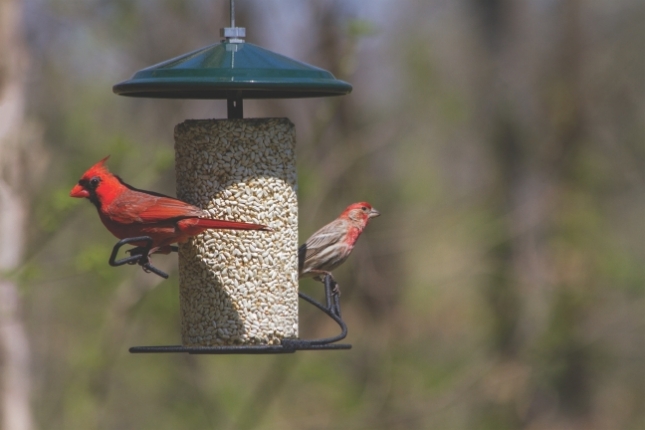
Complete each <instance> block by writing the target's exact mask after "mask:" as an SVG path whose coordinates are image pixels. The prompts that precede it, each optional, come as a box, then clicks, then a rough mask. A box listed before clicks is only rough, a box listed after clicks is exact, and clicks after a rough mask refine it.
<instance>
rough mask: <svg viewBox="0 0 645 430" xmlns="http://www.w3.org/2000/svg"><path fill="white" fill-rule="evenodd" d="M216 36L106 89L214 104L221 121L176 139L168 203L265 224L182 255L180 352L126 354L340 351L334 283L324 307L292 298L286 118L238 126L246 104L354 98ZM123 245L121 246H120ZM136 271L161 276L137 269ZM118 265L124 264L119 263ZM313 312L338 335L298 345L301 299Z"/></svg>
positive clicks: (293, 241)
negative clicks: (221, 111) (220, 108)
mask: <svg viewBox="0 0 645 430" xmlns="http://www.w3.org/2000/svg"><path fill="white" fill-rule="evenodd" d="M230 6H231V26H230V27H227V28H224V29H222V30H221V36H222V38H223V39H222V40H221V42H220V43H216V44H214V45H210V46H207V47H205V48H201V49H198V50H196V51H193V52H190V53H188V54H184V55H181V56H179V57H176V58H173V59H171V60H168V61H164V62H162V63H159V64H156V65H154V66H151V67H148V68H145V69H143V70H140V71H139V72H137V73H135V74H134V75H133V76H132V78H131V79H129V80H127V81H124V82H121V83H119V84H117V85H115V86H114V87H113V91H114V92H115V93H116V94H119V95H124V96H131V97H151V98H174V99H222V100H226V101H227V111H228V118H227V119H219V120H218V119H213V120H187V121H184V122H183V123H181V124H179V125H177V126H176V127H175V136H174V137H175V170H176V175H177V197H178V198H179V199H181V200H184V201H186V202H188V203H191V204H193V205H195V206H199V207H201V208H202V209H205V210H207V211H208V212H209V213H210V214H211V215H212V216H213V217H214V218H219V219H227V220H235V221H244V222H252V223H258V224H264V225H267V226H269V227H271V228H272V231H270V232H263V231H227V230H207V231H205V232H204V233H202V234H200V235H199V236H196V237H194V238H192V239H191V240H190V241H189V242H187V243H184V244H180V246H179V247H178V253H179V290H180V314H181V335H182V345H172V346H144V347H133V348H131V349H130V352H188V353H199V354H210V353H213V354H215V353H229V354H230V353H284V352H294V351H296V350H299V349H348V348H350V347H351V346H350V345H347V344H338V343H334V342H336V341H338V340H340V339H342V338H344V337H345V335H346V333H347V327H346V326H345V324H344V323H343V321H342V319H341V316H340V305H339V302H338V297H337V296H336V295H334V294H333V292H332V288H333V285H332V283H333V280H332V279H326V282H325V291H326V304H325V305H322V304H320V303H318V302H317V301H315V300H314V299H312V298H310V297H308V296H306V295H305V294H303V293H299V292H298V256H297V250H298V202H297V194H296V190H297V184H296V157H295V144H296V139H295V128H294V125H293V124H292V123H291V122H290V121H289V120H288V119H287V118H253V119H245V118H244V115H243V102H244V99H269V98H303V97H326V96H338V95H343V94H347V93H349V92H350V91H351V90H352V87H351V85H350V84H348V83H347V82H343V81H340V80H338V79H336V78H334V76H333V75H332V74H331V73H329V72H328V71H326V70H323V69H320V68H317V67H314V66H311V65H308V64H305V63H302V62H299V61H295V60H293V59H290V58H288V57H285V56H282V55H280V54H276V53H274V52H271V51H268V50H266V49H263V48H261V47H259V46H256V45H253V44H250V43H246V42H245V41H244V38H245V36H246V30H245V29H244V28H240V27H236V26H235V16H234V15H235V11H234V0H230ZM127 241H128V240H127V239H126V240H124V241H121V242H119V244H117V247H115V250H114V253H113V255H112V258H111V264H112V263H115V261H114V257H115V255H116V252H117V250H118V246H120V245H122V244H124V243H127ZM136 258H137V256H134V257H130V258H129V259H123V260H121V262H116V264H113V265H119V264H124V263H126V262H127V263H129V264H133V263H135V262H138V263H139V264H141V265H142V266H143V267H144V269H146V270H148V269H149V270H152V269H154V270H153V271H155V273H157V274H160V275H162V276H163V275H165V274H163V272H160V271H158V270H157V269H156V268H154V267H151V266H150V264H149V262H148V261H147V259H145V261H144V260H143V257H142V259H141V260H139V261H134V260H136ZM126 260H127V261H126ZM299 297H300V298H302V299H304V300H306V301H307V302H309V303H311V304H313V305H314V306H316V307H318V308H319V309H320V310H322V311H323V312H325V313H326V314H327V315H329V316H330V317H331V318H332V319H333V320H334V321H336V322H337V323H338V325H339V326H340V328H341V333H340V334H339V335H338V336H334V337H332V338H327V339H317V340H301V339H299V338H298V299H299Z"/></svg>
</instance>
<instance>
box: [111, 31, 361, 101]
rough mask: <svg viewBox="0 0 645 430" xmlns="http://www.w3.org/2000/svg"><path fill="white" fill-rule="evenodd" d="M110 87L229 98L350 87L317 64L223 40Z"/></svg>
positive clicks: (314, 93) (331, 92)
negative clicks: (313, 64)
mask: <svg viewBox="0 0 645 430" xmlns="http://www.w3.org/2000/svg"><path fill="white" fill-rule="evenodd" d="M113 91H114V92H115V93H116V94H119V95H122V96H131V97H156V98H173V99H228V100H231V99H269V98H302V97H325V96H339V95H343V94H348V93H349V92H351V91H352V86H351V85H350V84H348V83H347V82H344V81H340V80H338V79H336V78H335V77H334V75H332V74H331V73H329V72H328V71H326V70H323V69H320V68H318V67H314V66H311V65H309V64H306V63H302V62H300V61H296V60H292V59H291V58H288V57H285V56H283V55H280V54H276V53H275V52H271V51H269V50H267V49H264V48H261V47H259V46H256V45H253V44H250V43H244V42H243V43H239V42H237V43H233V42H230V41H229V40H225V41H222V42H221V43H217V44H214V45H210V46H207V47H205V48H201V49H198V50H196V51H193V52H190V53H188V54H184V55H181V56H179V57H176V58H173V59H171V60H168V61H164V62H163V63H159V64H156V65H154V66H150V67H148V68H145V69H143V70H140V71H138V72H137V73H135V74H134V76H132V78H130V79H129V80H127V81H124V82H121V83H119V84H116V85H115V86H114V87H113Z"/></svg>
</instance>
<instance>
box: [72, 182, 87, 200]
mask: <svg viewBox="0 0 645 430" xmlns="http://www.w3.org/2000/svg"><path fill="white" fill-rule="evenodd" d="M69 196H70V197H77V198H79V199H80V198H83V197H89V196H90V193H89V192H88V191H87V190H86V189H85V188H83V187H81V186H80V185H79V184H76V185H74V188H72V191H70V193H69Z"/></svg>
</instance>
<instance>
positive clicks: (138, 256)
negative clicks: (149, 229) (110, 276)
mask: <svg viewBox="0 0 645 430" xmlns="http://www.w3.org/2000/svg"><path fill="white" fill-rule="evenodd" d="M141 242H144V243H145V244H146V246H137V247H135V248H132V249H128V250H127V251H126V252H127V253H129V254H130V256H129V257H125V258H122V259H120V260H117V259H116V256H117V254H118V253H119V249H121V247H122V246H123V245H128V244H130V243H141ZM170 249H171V250H172V251H173V252H177V250H178V248H177V247H176V246H171V247H170ZM151 250H152V238H151V237H150V236H139V237H128V238H126V239H121V240H120V241H118V242H117V243H116V245H114V248H112V254H111V255H110V260H109V261H108V263H110V266H112V267H118V266H123V265H124V264H129V265H134V264H138V265H139V266H141V268H142V269H143V271H144V272H146V273H154V274H155V275H159V276H161V277H162V278H164V279H168V274H167V273H166V272H163V271H161V270H159V269H157V268H156V267H155V266H153V265H152V264H151V263H150V251H151ZM153 254H154V252H153Z"/></svg>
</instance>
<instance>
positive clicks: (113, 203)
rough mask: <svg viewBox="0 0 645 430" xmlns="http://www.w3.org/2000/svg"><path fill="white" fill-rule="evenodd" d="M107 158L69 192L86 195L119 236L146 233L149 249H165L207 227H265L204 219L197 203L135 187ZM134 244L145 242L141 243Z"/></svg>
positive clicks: (107, 224) (252, 228) (108, 227)
mask: <svg viewBox="0 0 645 430" xmlns="http://www.w3.org/2000/svg"><path fill="white" fill-rule="evenodd" d="M108 158H109V156H108V157H105V158H104V159H102V160H101V161H99V162H98V163H96V164H95V165H94V166H92V167H90V168H89V169H88V170H87V172H85V173H84V174H83V176H82V177H81V179H80V180H79V181H78V184H76V185H75V186H74V188H72V191H71V192H70V196H71V197H78V198H82V197H85V198H87V199H89V201H91V202H92V203H93V204H94V206H96V209H97V210H98V212H99V217H100V218H101V221H103V224H104V225H105V227H107V229H108V230H109V231H110V233H112V234H113V235H115V236H116V237H118V238H119V239H125V238H130V237H138V236H149V237H150V238H152V245H151V253H152V252H162V253H167V252H169V250H170V244H172V243H177V242H185V241H186V240H187V239H188V238H189V237H191V236H195V235H198V234H199V233H201V232H202V231H204V230H206V229H209V228H214V229H232V230H268V227H266V226H263V225H258V224H249V223H244V222H236V221H223V220H217V219H208V218H206V217H207V216H208V213H207V212H206V211H203V210H201V209H200V208H198V207H197V206H193V205H191V204H188V203H185V202H182V201H181V200H177V199H175V198H172V197H168V196H165V195H163V194H159V193H155V192H151V191H144V190H138V189H136V188H134V187H132V186H130V185H128V184H126V183H125V182H123V181H122V180H121V178H119V177H118V176H115V175H113V174H112V173H110V172H109V171H108V169H107V167H105V165H104V164H105V162H106V161H107V159H108ZM134 245H137V246H141V247H142V246H145V245H144V244H143V243H134Z"/></svg>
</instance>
